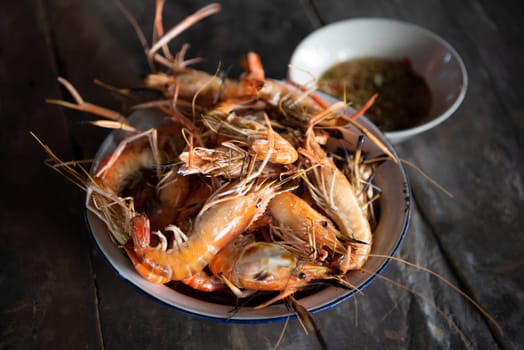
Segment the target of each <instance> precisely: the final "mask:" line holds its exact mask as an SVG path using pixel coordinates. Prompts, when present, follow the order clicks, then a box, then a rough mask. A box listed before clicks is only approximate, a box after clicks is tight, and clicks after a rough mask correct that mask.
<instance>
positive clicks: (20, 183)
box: [0, 0, 524, 349]
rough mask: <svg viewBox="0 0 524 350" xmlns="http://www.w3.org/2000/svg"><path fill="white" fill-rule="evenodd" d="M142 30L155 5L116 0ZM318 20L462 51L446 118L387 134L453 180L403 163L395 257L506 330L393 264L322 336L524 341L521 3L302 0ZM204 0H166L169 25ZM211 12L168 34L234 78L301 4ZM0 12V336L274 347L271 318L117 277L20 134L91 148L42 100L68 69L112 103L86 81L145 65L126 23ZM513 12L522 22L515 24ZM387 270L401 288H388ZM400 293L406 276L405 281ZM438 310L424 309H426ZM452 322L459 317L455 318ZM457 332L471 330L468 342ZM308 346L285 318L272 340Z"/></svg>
mask: <svg viewBox="0 0 524 350" xmlns="http://www.w3.org/2000/svg"><path fill="white" fill-rule="evenodd" d="M122 2H123V3H124V5H125V7H126V8H127V9H128V11H129V13H131V14H132V16H133V17H134V18H135V19H136V21H137V23H138V25H139V26H140V27H141V28H142V29H143V30H144V32H145V33H146V35H147V36H148V39H149V38H150V33H151V27H152V20H153V15H154V1H147V2H146V1H131V0H122ZM315 3H316V6H317V9H318V13H319V14H320V16H321V18H322V20H323V21H324V22H325V23H330V22H333V21H337V20H341V19H345V18H354V17H370V16H374V17H388V18H397V19H400V20H405V21H409V22H413V23H415V24H418V25H421V26H423V27H426V28H428V29H429V30H431V31H434V32H435V33H437V34H438V35H440V36H442V37H443V38H444V39H446V40H447V41H449V42H450V43H451V45H452V46H453V47H455V49H456V50H457V51H458V52H459V53H460V55H461V56H462V58H463V59H464V62H465V64H466V67H467V70H468V77H469V88H468V92H467V95H466V98H465V100H464V102H463V104H462V106H461V107H460V108H459V109H458V111H457V112H456V113H455V114H454V115H453V117H452V118H451V119H450V120H448V121H447V122H445V123H444V124H442V125H441V126H438V127H437V128H435V129H434V130H432V131H430V132H426V133H424V134H422V135H420V136H417V137H415V138H413V139H412V140H410V141H408V142H405V143H403V144H401V145H400V146H398V152H399V154H400V156H401V157H402V158H404V159H406V160H409V161H411V162H413V163H415V164H417V165H418V166H420V167H421V168H422V169H424V170H425V171H426V172H427V173H429V174H431V176H432V177H433V178H434V179H436V180H437V181H438V182H439V183H440V184H442V185H443V186H444V187H445V188H447V189H448V190H450V191H451V192H452V193H453V194H454V198H453V199H450V198H449V197H447V196H446V195H445V194H443V193H442V192H441V191H439V190H438V189H437V188H435V187H434V186H432V185H431V184H430V183H429V182H428V181H427V180H426V179H425V178H423V177H422V176H420V175H419V174H418V173H416V172H415V171H413V170H410V171H409V173H410V179H411V184H412V187H413V197H414V206H413V215H412V222H411V227H410V230H409V233H408V236H407V238H406V240H405V242H404V244H403V246H402V249H401V250H400V252H399V254H398V255H399V256H400V257H401V258H403V259H406V260H409V261H410V262H413V263H416V264H421V265H423V266H425V267H427V268H429V269H431V270H432V271H435V272H437V273H439V274H442V275H443V276H444V277H446V278H448V279H449V280H451V281H452V282H453V283H454V284H456V285H457V286H458V287H459V288H461V289H462V290H464V291H465V292H466V293H467V294H468V295H469V296H471V297H472V298H473V299H475V300H476V301H477V302H478V303H480V304H481V305H482V306H483V307H485V308H486V310H487V311H488V312H489V313H490V314H491V315H492V316H493V317H494V318H495V320H496V321H497V322H498V324H499V325H500V326H501V327H502V330H503V332H504V333H503V334H500V333H499V332H498V330H497V328H496V326H495V325H494V324H493V323H491V322H489V321H488V319H487V318H486V317H485V316H483V315H482V314H481V313H480V312H479V311H478V310H477V309H476V308H475V307H474V306H473V305H472V304H471V303H470V302H468V301H466V300H465V299H464V298H463V297H461V296H460V295H458V294H457V293H456V292H455V291H454V290H453V289H452V288H450V287H449V286H447V285H445V284H443V283H442V282H441V281H439V280H437V279H436V278H434V277H432V276H431V275H430V274H428V273H426V272H421V271H417V270H415V269H412V268H410V267H408V266H405V265H403V264H399V263H391V264H390V265H389V267H388V268H387V270H386V272H385V274H384V276H385V277H386V278H387V279H388V280H392V281H394V282H395V283H391V282H389V281H388V280H383V279H378V280H377V281H376V282H374V283H373V284H372V285H371V286H370V287H368V288H367V289H366V290H365V292H364V294H363V295H359V296H358V297H356V298H354V299H352V300H350V301H346V302H344V303H342V304H341V305H338V306H337V307H335V308H333V309H331V310H329V311H326V312H323V313H320V314H316V315H315V316H314V317H315V320H316V322H317V323H318V326H319V328H320V329H321V332H322V334H323V335H324V337H325V339H326V341H327V343H328V346H329V347H330V348H332V349H347V348H358V349H361V348H369V349H382V348H414V349H420V348H454V349H455V348H463V347H465V346H467V345H471V347H473V348H478V349H491V348H508V349H511V348H515V349H516V348H519V347H522V345H523V344H524V335H523V332H522V330H523V329H524V316H523V315H524V259H523V256H524V243H523V240H522V234H523V228H522V227H524V219H523V217H524V216H523V212H522V211H521V210H522V205H523V204H524V181H523V174H524V167H523V162H524V157H523V151H522V149H523V146H524V143H523V140H524V138H523V134H524V123H523V120H524V102H523V101H524V89H523V88H522V79H524V74H523V73H524V71H523V67H524V65H523V64H522V62H521V61H522V56H523V54H524V50H523V43H524V31H523V30H522V29H523V28H522V24H521V23H522V18H523V17H524V16H523V11H522V8H523V7H522V6H521V4H520V2H517V1H510V0H504V1H497V2H493V1H487V0H477V1H475V0H465V1H455V0H453V1H451V0H441V1H395V2H392V1H386V0H384V1H334V0H326V1H315ZM205 4H207V2H205V1H200V0H199V1H192V2H189V1H175V0H172V1H168V4H167V5H166V9H165V13H164V20H165V23H166V26H169V25H172V24H174V23H176V22H178V21H179V20H181V19H182V18H184V17H185V16H187V15H188V14H189V13H191V12H193V11H195V10H196V9H198V8H200V7H202V6H204V5H205ZM222 4H223V10H222V12H221V13H220V14H218V15H216V16H213V17H211V18H209V19H207V20H206V21H205V22H203V23H200V24H198V25H197V26H195V27H194V28H192V29H190V30H189V31H188V32H186V33H184V34H183V35H181V37H180V38H179V39H177V40H176V41H175V42H174V45H181V44H182V43H184V42H188V43H190V44H191V51H190V52H191V53H192V54H193V55H201V56H203V57H206V58H207V59H208V60H207V62H205V63H204V64H203V65H201V66H200V67H201V68H202V69H206V70H209V71H211V72H213V71H214V70H215V69H216V65H217V63H218V62H221V64H222V67H223V68H224V70H229V72H230V74H231V76H233V77H235V76H238V74H239V73H240V68H239V65H238V62H239V60H240V58H241V57H242V56H243V55H244V54H245V53H246V52H247V51H248V50H255V51H257V52H258V53H259V54H260V55H261V57H262V58H263V60H264V64H265V68H266V73H267V75H268V76H270V77H274V78H284V77H285V75H286V71H287V63H288V61H289V59H290V55H291V53H292V51H293V49H294V47H295V46H296V45H297V44H298V42H299V41H300V40H301V39H302V38H303V37H304V36H306V35H307V34H308V33H309V32H310V31H311V30H312V29H313V26H312V23H314V18H313V17H312V16H311V11H306V9H307V7H306V2H304V1H298V0H293V1H287V2H284V1H276V0H274V1H258V2H255V1H238V0H237V1H234V0H228V1H224V2H222ZM2 7H3V8H2V11H0V23H1V27H2V30H1V31H0V32H1V35H0V38H1V39H0V68H1V69H0V77H1V78H0V83H1V90H0V116H1V118H2V127H1V130H2V131H1V133H2V136H1V140H2V147H1V151H0V155H1V164H3V169H2V175H1V176H2V183H3V184H4V185H5V187H3V190H2V192H3V194H2V201H1V210H0V218H1V219H0V222H1V223H2V224H1V226H0V227H1V235H2V244H0V257H1V259H2V263H1V268H0V293H1V295H2V298H1V299H0V300H1V301H0V310H1V311H0V332H1V333H0V334H1V336H0V348H5V349H28V348H46V349H47V348H49V349H51V348H52V349H57V348H59V349H78V348H89V349H100V348H108V349H115V348H139V349H142V348H152V349H157V348H171V349H173V348H175V349H176V348H184V349H207V348H233V349H247V348H253V349H270V348H272V347H273V346H274V345H275V344H276V342H277V339H278V337H279V335H280V333H281V331H282V328H283V324H282V323H271V324H263V325H238V324H223V323H214V322H209V321H204V320H200V319H195V318H191V317H188V316H186V315H184V314H181V313H178V312H175V311H173V310H171V309H169V308H167V307H165V306H163V305H160V304H158V303H156V302H154V301H152V300H150V299H149V298H148V297H146V296H145V295H143V294H141V293H139V292H137V290H135V289H134V288H132V287H130V286H129V285H128V284H127V283H124V282H123V281H122V280H120V279H119V278H118V277H117V276H116V274H115V273H114V272H113V271H112V270H111V268H110V267H109V266H108V265H107V264H106V263H105V261H104V258H103V257H102V256H101V255H100V253H99V252H98V251H97V249H96V248H95V247H94V244H93V243H92V242H91V241H90V238H89V236H88V234H87V230H86V226H85V224H84V220H83V217H82V200H83V193H82V191H81V190H79V189H75V188H73V186H71V185H70V184H68V183H66V181H65V180H64V179H63V178H62V177H60V176H58V175H56V174H55V173H53V172H52V171H51V170H50V169H48V168H47V167H46V166H45V165H44V164H43V160H44V158H45V155H44V152H43V150H42V149H41V148H40V147H39V146H38V145H37V143H36V142H35V140H34V139H33V138H32V137H31V136H30V134H29V131H34V132H35V133H36V134H37V135H39V137H41V138H42V139H43V140H44V141H45V142H46V143H48V144H49V145H50V146H52V148H53V149H54V150H55V151H57V153H59V154H60V156H61V157H63V158H65V159H83V158H89V157H92V156H93V155H94V152H95V150H96V149H97V147H98V145H99V143H100V142H101V140H102V139H103V138H104V137H105V135H106V134H107V131H105V130H101V129H97V128H94V127H91V126H89V125H85V124H84V123H83V120H85V118H84V116H82V115H81V114H80V113H76V112H73V111H70V110H64V109H62V108H59V107H57V106H54V105H49V104H46V103H45V102H44V100H45V99H46V98H64V99H69V98H70V97H69V95H68V94H67V93H66V92H65V91H64V90H63V89H62V88H60V86H59V84H58V83H57V81H56V77H57V76H63V77H66V78H67V79H68V80H70V81H71V82H72V83H73V84H74V85H75V86H76V87H77V88H78V90H79V91H80V92H81V93H82V95H83V97H84V98H85V99H86V100H87V101H92V102H96V103H98V104H100V105H104V106H108V107H110V108H115V109H118V108H120V103H121V101H120V100H119V99H118V98H115V96H113V95H112V94H109V93H108V92H107V91H105V90H104V89H101V88H99V87H97V86H95V84H94V83H93V81H94V79H101V80H103V81H104V82H106V83H109V84H113V85H115V86H120V87H127V86H134V85H136V84H137V83H138V82H139V81H140V80H141V79H142V78H143V76H144V75H145V74H146V73H147V72H148V66H147V62H146V60H145V57H144V51H143V48H142V46H141V45H140V43H139V41H138V40H137V36H136V34H135V32H134V30H133V28H132V27H131V25H130V24H129V22H128V20H127V19H126V18H125V17H124V16H123V15H122V13H121V11H120V10H119V8H118V6H117V3H116V2H112V1H78V0H77V1H74V0H73V1H64V0H48V1H31V2H29V1H18V2H10V3H9V5H3V6H2ZM519 23H520V24H519ZM397 284H400V285H402V286H405V288H400V287H399V286H398V285H397ZM407 289H410V290H415V291H416V292H410V291H408V290H407ZM437 310H438V311H437ZM451 322H453V323H454V324H456V326H457V327H458V329H459V330H458V329H456V328H455V327H453V326H452V324H451ZM464 338H465V339H467V340H464ZM315 347H318V344H317V342H316V340H315V339H314V338H313V337H310V336H307V335H305V334H304V332H303V330H302V328H301V326H300V325H299V323H298V322H296V321H293V322H291V323H290V324H289V325H288V327H287V330H286V333H285V335H284V338H283V340H282V342H281V344H280V348H281V349H295V348H304V349H306V348H308V349H309V348H315Z"/></svg>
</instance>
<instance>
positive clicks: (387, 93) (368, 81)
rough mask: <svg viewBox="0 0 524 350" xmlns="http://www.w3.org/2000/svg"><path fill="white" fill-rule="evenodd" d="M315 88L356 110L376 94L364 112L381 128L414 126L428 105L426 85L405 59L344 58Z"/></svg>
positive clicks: (388, 129)
mask: <svg viewBox="0 0 524 350" xmlns="http://www.w3.org/2000/svg"><path fill="white" fill-rule="evenodd" d="M318 88H319V89H320V90H321V91H324V92H326V93H328V94H330V95H332V96H334V97H337V98H339V99H341V100H344V99H345V101H347V102H348V103H351V105H352V106H353V107H354V108H356V109H359V108H360V107H362V106H363V105H364V104H365V103H366V102H367V101H368V100H369V98H370V97H371V96H372V95H373V94H375V93H378V98H377V99H376V101H375V103H374V104H373V106H372V107H371V108H370V109H369V110H368V111H367V112H366V113H365V115H366V117H368V118H369V119H370V120H371V121H372V122H373V123H375V125H377V127H379V128H380V129H381V130H383V131H394V130H402V129H408V128H411V127H413V126H416V125H417V124H419V122H421V121H422V119H423V118H424V117H425V116H426V115H427V114H428V113H429V110H430V107H431V92H430V90H429V87H428V85H427V83H426V82H425V80H424V79H423V78H422V77H421V76H419V75H418V74H417V73H415V72H414V71H413V69H412V68H411V62H410V61H409V59H402V60H388V59H382V58H376V57H363V58H358V59H351V60H348V61H344V62H341V63H338V64H336V65H335V66H333V67H331V68H329V69H328V70H326V71H325V72H324V73H323V74H322V75H321V77H320V79H319V81H318Z"/></svg>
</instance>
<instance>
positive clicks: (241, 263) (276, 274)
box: [209, 237, 332, 307]
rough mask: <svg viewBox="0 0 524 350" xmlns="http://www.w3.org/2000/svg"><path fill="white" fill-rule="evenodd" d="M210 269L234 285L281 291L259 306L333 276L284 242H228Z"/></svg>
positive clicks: (323, 267)
mask: <svg viewBox="0 0 524 350" xmlns="http://www.w3.org/2000/svg"><path fill="white" fill-rule="evenodd" d="M240 238H244V237H240ZM209 268H210V270H211V271H212V272H213V274H215V275H216V276H221V277H222V278H224V279H225V280H226V281H228V283H232V284H233V285H234V287H237V288H243V289H247V290H263V291H280V292H281V293H280V294H279V295H278V296H277V297H275V298H273V299H271V300H270V301H268V302H266V303H264V304H263V305H259V306H258V307H264V306H267V305H269V304H271V303H274V302H275V301H277V300H280V299H283V298H285V297H286V296H289V295H291V294H293V293H295V292H296V291H297V290H298V289H300V288H302V287H305V286H306V285H307V284H308V283H310V282H311V281H313V280H319V279H326V278H330V276H331V275H332V274H331V272H332V271H331V269H330V268H328V267H325V266H320V265H317V264H313V263H304V262H302V261H301V260H300V258H299V256H297V254H295V253H293V252H291V251H290V250H289V249H287V248H286V247H285V246H284V245H282V244H278V243H268V242H250V241H249V240H246V239H240V240H236V241H235V242H233V243H232V244H230V245H228V246H227V247H226V248H225V249H223V250H222V251H221V252H220V253H219V254H218V255H217V256H216V257H215V258H214V259H213V260H212V261H211V263H210V264H209Z"/></svg>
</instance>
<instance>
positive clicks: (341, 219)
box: [299, 124, 373, 270]
mask: <svg viewBox="0 0 524 350" xmlns="http://www.w3.org/2000/svg"><path fill="white" fill-rule="evenodd" d="M299 151H300V153H302V154H303V155H304V156H306V158H308V160H309V161H310V162H311V163H312V165H313V166H312V168H311V170H310V172H309V174H310V176H309V181H306V184H307V187H308V189H309V190H310V193H311V195H312V197H313V199H314V200H315V202H316V203H317V205H318V206H319V207H321V208H323V209H324V211H325V212H326V213H327V214H328V215H329V217H331V218H332V219H333V221H334V222H335V223H336V224H337V226H338V228H339V230H340V231H341V232H342V234H344V235H345V236H346V237H347V238H348V239H350V240H352V241H353V242H352V243H351V246H352V249H351V257H350V260H349V262H348V264H347V266H346V267H345V269H347V270H355V269H360V268H361V267H362V266H364V263H365V262H366V261H367V258H368V256H369V253H370V252H371V244H372V240H373V237H372V232H371V227H370V225H369V221H368V220H367V216H366V214H365V212H364V211H363V209H362V208H361V206H360V203H359V201H358V199H357V196H356V195H355V192H354V190H353V186H352V184H351V183H350V182H349V180H348V179H347V177H346V176H345V175H344V173H342V172H341V171H340V170H339V169H338V168H337V166H336V165H335V162H334V161H333V158H332V157H330V156H328V155H327V154H326V152H325V151H324V150H323V149H322V147H321V146H320V145H319V144H318V143H317V141H316V139H315V132H314V130H313V124H310V126H309V128H308V130H307V132H306V141H305V148H304V149H301V150H299Z"/></svg>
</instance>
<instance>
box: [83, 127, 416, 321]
mask: <svg viewBox="0 0 524 350" xmlns="http://www.w3.org/2000/svg"><path fill="white" fill-rule="evenodd" d="M364 118H365V117H364ZM366 121H367V122H368V123H369V124H370V125H369V126H371V128H372V129H373V133H374V134H377V133H378V135H381V134H384V133H383V132H382V131H380V130H379V129H378V128H377V127H376V126H375V125H374V124H373V123H372V122H371V121H369V119H367V118H366ZM382 141H383V142H384V143H385V144H386V147H387V148H388V149H389V150H390V151H391V152H392V153H393V155H394V156H395V157H396V158H397V159H399V157H398V154H397V152H396V150H395V148H394V147H393V144H392V142H391V141H390V140H389V139H387V138H386V137H384V138H383V140H382ZM397 166H398V168H399V170H400V173H401V175H402V179H403V185H404V189H403V192H404V193H405V194H406V195H405V198H404V212H405V215H404V220H403V223H402V229H401V232H400V234H399V236H398V238H397V241H396V243H395V245H394V247H393V249H392V250H391V252H389V255H391V256H393V255H395V254H396V253H397V251H398V250H399V248H400V246H401V245H402V242H403V241H404V238H405V236H406V235H407V232H408V229H409V223H410V219H411V207H412V206H411V201H412V195H411V186H410V182H409V179H408V176H407V172H406V169H405V168H404V166H403V164H402V162H399V163H398V164H397ZM85 203H86V196H85V195H84V202H83V205H82V207H83V218H84V222H85V224H86V226H87V230H88V232H89V237H90V239H91V241H92V242H94V244H95V247H96V249H97V251H98V252H99V253H100V255H101V256H102V257H103V258H104V260H105V262H106V263H107V264H108V265H109V266H110V267H111V269H112V270H113V271H114V272H115V273H116V275H117V276H118V277H119V278H120V279H121V280H123V281H125V282H126V283H127V284H129V285H131V286H132V287H133V288H134V289H135V290H137V291H138V292H139V293H140V294H142V295H144V296H146V297H148V298H149V299H152V300H154V301H155V302H157V303H159V304H161V305H165V306H167V307H169V308H171V309H174V310H176V311H177V312H180V313H182V314H185V315H186V316H191V317H195V318H198V319H201V320H206V321H214V322H218V323H229V324H267V323H280V322H285V321H287V320H295V319H296V318H297V317H296V315H295V314H293V313H290V314H289V315H285V316H274V317H264V318H242V319H236V318H233V317H231V318H226V317H215V316H210V315H204V314H201V313H197V312H192V311H189V310H186V309H183V308H180V307H177V306H176V305H173V304H170V303H168V302H166V301H164V300H162V299H160V298H158V297H156V296H154V295H152V294H150V293H148V292H146V291H145V290H143V289H142V288H140V287H139V286H138V285H136V284H135V283H133V282H132V281H131V280H129V279H128V278H126V277H125V276H124V275H122V274H121V273H120V271H119V270H118V269H117V268H116V267H115V266H114V265H113V263H112V262H111V261H110V260H109V258H108V257H107V256H106V254H105V253H104V251H103V250H102V248H101V247H100V244H99V243H98V241H97V240H96V238H95V234H94V232H93V230H92V228H91V225H90V224H89V219H88V209H87V207H86V206H85ZM390 261H391V258H386V259H384V262H383V263H382V264H381V265H380V266H379V267H378V269H377V270H376V272H375V273H373V274H372V275H370V276H369V277H368V278H367V279H366V280H365V281H364V282H362V283H361V284H360V285H359V286H358V289H353V290H351V291H350V292H348V293H347V294H344V295H343V296H341V297H340V298H337V299H334V300H332V301H331V302H329V303H327V304H325V305H322V306H320V307H318V308H311V309H309V310H308V311H309V312H310V313H311V314H316V313H320V312H323V311H326V310H329V309H331V308H333V307H335V306H337V305H338V304H340V303H342V302H344V301H346V300H348V299H350V298H352V297H353V296H354V295H356V294H357V293H360V292H361V291H362V290H364V289H365V288H366V287H368V286H369V285H370V284H371V283H372V282H373V281H374V280H375V278H376V277H377V275H379V274H381V273H382V272H384V270H385V269H386V267H387V265H388V264H389V263H390Z"/></svg>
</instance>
